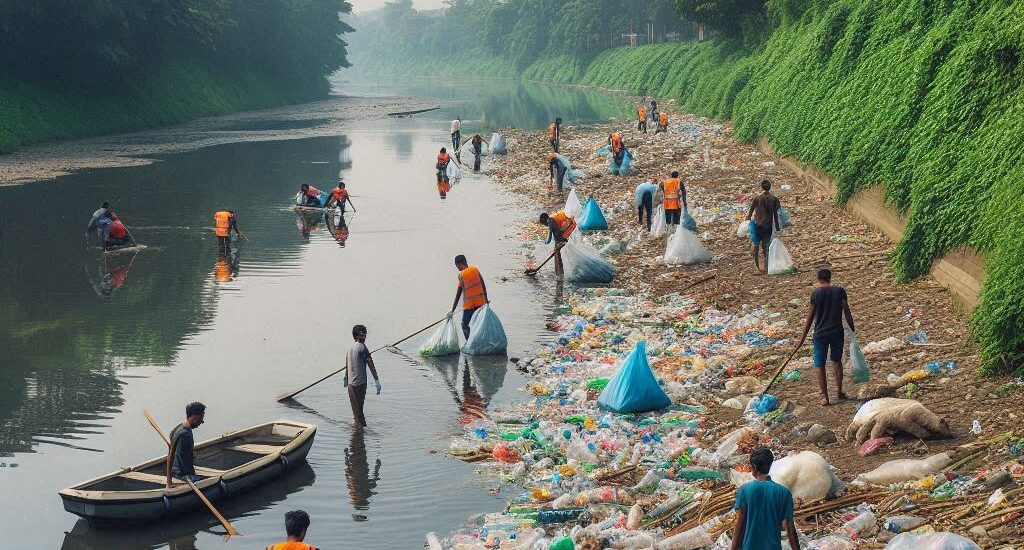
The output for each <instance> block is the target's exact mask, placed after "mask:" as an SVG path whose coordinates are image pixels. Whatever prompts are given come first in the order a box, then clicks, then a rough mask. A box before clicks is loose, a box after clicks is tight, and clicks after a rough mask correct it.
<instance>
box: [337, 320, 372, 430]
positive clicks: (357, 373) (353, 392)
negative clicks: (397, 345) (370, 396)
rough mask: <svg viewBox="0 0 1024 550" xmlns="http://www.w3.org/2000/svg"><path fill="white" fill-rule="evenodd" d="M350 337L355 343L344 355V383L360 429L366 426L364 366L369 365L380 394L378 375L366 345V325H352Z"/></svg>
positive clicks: (357, 427)
mask: <svg viewBox="0 0 1024 550" xmlns="http://www.w3.org/2000/svg"><path fill="white" fill-rule="evenodd" d="M352 339H353V340H355V343H354V344H352V347H350V348H348V354H347V355H346V356H345V366H346V367H348V375H347V376H345V385H346V386H348V400H349V402H350V403H351V404H352V416H353V418H354V419H355V422H356V429H362V428H364V427H366V417H365V416H364V415H363V403H364V402H365V401H366V368H367V367H369V368H370V374H372V375H373V384H374V386H376V387H377V395H380V377H379V376H377V367H375V366H374V365H373V357H372V356H371V355H370V350H369V349H367V347H366V327H365V326H363V325H356V326H354V327H352Z"/></svg>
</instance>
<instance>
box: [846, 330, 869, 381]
mask: <svg viewBox="0 0 1024 550" xmlns="http://www.w3.org/2000/svg"><path fill="white" fill-rule="evenodd" d="M850 370H851V371H852V374H853V383H854V384H863V383H864V382H867V381H868V379H870V378H871V371H870V370H869V369H868V360H867V358H866V357H864V352H863V351H861V349H860V344H858V343H857V335H856V334H854V333H852V332H851V333H850Z"/></svg>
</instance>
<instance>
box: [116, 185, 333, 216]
mask: <svg viewBox="0 0 1024 550" xmlns="http://www.w3.org/2000/svg"><path fill="white" fill-rule="evenodd" d="M329 200H331V195H330V194H329V193H328V192H327V191H321V192H320V194H319V195H317V197H316V200H315V201H314V202H313V203H312V204H302V193H295V206H304V207H306V208H323V207H325V206H327V201H329ZM107 223H108V224H109V223H110V222H107Z"/></svg>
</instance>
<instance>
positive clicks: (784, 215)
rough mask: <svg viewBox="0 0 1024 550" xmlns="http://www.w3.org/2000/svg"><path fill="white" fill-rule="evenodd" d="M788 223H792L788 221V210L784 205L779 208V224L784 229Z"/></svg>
mask: <svg viewBox="0 0 1024 550" xmlns="http://www.w3.org/2000/svg"><path fill="white" fill-rule="evenodd" d="M790 225H793V224H791V223H790V219H789V210H786V208H785V207H782V208H779V226H780V227H782V228H783V229H785V228H787V227H789V226H790Z"/></svg>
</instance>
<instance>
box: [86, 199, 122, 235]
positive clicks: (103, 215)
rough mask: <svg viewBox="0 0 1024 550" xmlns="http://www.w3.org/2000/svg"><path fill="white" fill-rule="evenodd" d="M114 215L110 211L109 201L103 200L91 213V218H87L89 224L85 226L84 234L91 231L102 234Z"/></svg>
mask: <svg viewBox="0 0 1024 550" xmlns="http://www.w3.org/2000/svg"><path fill="white" fill-rule="evenodd" d="M114 217H115V216H114V213H113V212H111V211H110V203H109V202H106V201H103V204H101V205H100V207H99V209H98V210H96V211H95V212H93V213H92V219H90V220H89V225H87V226H86V227H85V236H86V237H88V236H89V234H90V233H92V232H96V234H97V235H101V236H102V235H103V233H104V232H106V229H107V227H108V226H109V225H110V223H111V222H112V221H113V219H114Z"/></svg>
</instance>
